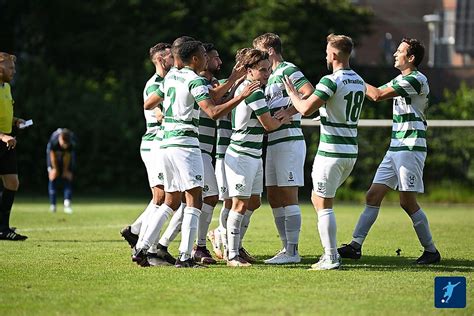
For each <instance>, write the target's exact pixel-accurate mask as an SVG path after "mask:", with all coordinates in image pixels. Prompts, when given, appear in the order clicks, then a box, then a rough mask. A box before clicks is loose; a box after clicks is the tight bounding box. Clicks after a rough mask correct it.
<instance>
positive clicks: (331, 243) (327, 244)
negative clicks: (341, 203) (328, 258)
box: [318, 208, 337, 255]
mask: <svg viewBox="0 0 474 316" xmlns="http://www.w3.org/2000/svg"><path fill="white" fill-rule="evenodd" d="M318 230H319V237H320V238H321V244H322V245H323V248H324V253H325V254H326V255H335V254H336V253H337V240H336V232H337V226H336V215H334V211H333V210H332V209H331V208H326V209H322V210H318Z"/></svg>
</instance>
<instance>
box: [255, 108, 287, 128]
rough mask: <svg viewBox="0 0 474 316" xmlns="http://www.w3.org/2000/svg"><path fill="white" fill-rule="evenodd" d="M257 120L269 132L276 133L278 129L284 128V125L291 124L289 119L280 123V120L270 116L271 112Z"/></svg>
mask: <svg viewBox="0 0 474 316" xmlns="http://www.w3.org/2000/svg"><path fill="white" fill-rule="evenodd" d="M257 118H258V121H259V122H260V124H262V126H263V128H264V129H265V130H266V131H267V132H271V131H274V130H276V129H278V128H279V127H280V126H282V125H283V124H287V123H289V122H290V120H289V118H285V119H283V120H281V121H280V120H279V119H277V118H275V117H272V116H271V115H270V112H266V113H263V114H262V115H260V116H257Z"/></svg>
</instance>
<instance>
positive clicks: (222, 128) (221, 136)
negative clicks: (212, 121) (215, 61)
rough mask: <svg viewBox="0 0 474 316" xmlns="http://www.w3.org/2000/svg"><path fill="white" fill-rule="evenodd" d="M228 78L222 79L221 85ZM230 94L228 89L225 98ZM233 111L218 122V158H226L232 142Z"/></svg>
mask: <svg viewBox="0 0 474 316" xmlns="http://www.w3.org/2000/svg"><path fill="white" fill-rule="evenodd" d="M226 81H227V79H220V80H219V85H221V84H224V83H225V82H226ZM229 94H230V91H228V92H227V93H226V94H225V95H224V98H225V97H227V96H228V95H229ZM231 116H232V113H229V114H228V115H226V116H223V117H221V118H219V119H218V120H217V121H216V123H217V131H216V134H217V141H216V159H224V157H225V151H226V150H227V147H228V146H229V144H230V137H231V136H232V123H231Z"/></svg>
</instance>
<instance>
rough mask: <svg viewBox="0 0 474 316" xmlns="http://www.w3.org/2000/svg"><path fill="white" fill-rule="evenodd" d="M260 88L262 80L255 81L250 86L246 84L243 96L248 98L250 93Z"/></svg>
mask: <svg viewBox="0 0 474 316" xmlns="http://www.w3.org/2000/svg"><path fill="white" fill-rule="evenodd" d="M258 88H260V81H254V82H252V83H251V84H249V85H248V86H245V88H244V90H243V91H242V96H243V97H244V98H246V97H248V96H249V95H251V94H252V93H253V92H254V91H255V90H257V89H258Z"/></svg>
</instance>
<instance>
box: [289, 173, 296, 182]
mask: <svg viewBox="0 0 474 316" xmlns="http://www.w3.org/2000/svg"><path fill="white" fill-rule="evenodd" d="M288 181H295V177H294V176H293V172H291V171H290V173H288Z"/></svg>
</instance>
